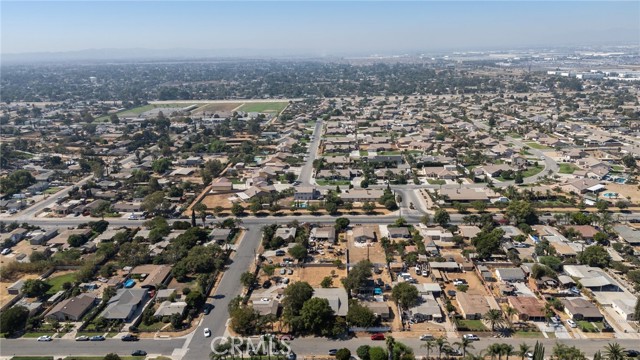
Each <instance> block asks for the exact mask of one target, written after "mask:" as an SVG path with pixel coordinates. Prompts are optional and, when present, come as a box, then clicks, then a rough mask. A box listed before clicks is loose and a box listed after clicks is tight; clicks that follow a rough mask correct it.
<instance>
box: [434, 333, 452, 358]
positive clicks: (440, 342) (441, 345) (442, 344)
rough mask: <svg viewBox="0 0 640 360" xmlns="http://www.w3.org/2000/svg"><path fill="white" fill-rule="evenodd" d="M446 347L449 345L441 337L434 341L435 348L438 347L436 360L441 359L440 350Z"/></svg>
mask: <svg viewBox="0 0 640 360" xmlns="http://www.w3.org/2000/svg"><path fill="white" fill-rule="evenodd" d="M447 345H449V343H448V342H447V340H446V339H445V338H444V337H443V336H441V337H439V338H437V339H436V346H437V347H438V360H440V359H442V349H444V347H445V346H447Z"/></svg>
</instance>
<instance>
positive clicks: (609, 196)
mask: <svg viewBox="0 0 640 360" xmlns="http://www.w3.org/2000/svg"><path fill="white" fill-rule="evenodd" d="M602 196H604V197H606V198H607V199H613V198H617V197H618V193H615V192H608V193H604V194H602Z"/></svg>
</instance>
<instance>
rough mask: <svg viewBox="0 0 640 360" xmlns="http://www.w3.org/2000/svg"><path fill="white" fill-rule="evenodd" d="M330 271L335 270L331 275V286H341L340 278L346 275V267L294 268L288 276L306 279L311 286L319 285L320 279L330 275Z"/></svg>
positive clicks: (293, 279) (298, 279)
mask: <svg viewBox="0 0 640 360" xmlns="http://www.w3.org/2000/svg"><path fill="white" fill-rule="evenodd" d="M331 271H335V275H334V277H333V287H341V286H342V284H341V283H340V279H342V278H343V277H346V276H347V270H346V269H342V270H341V269H338V268H337V267H335V266H334V267H303V268H296V269H294V271H293V275H291V276H289V277H290V278H291V280H292V281H306V282H308V283H309V285H311V286H312V287H314V288H315V287H320V283H321V282H322V279H324V278H325V277H326V276H331Z"/></svg>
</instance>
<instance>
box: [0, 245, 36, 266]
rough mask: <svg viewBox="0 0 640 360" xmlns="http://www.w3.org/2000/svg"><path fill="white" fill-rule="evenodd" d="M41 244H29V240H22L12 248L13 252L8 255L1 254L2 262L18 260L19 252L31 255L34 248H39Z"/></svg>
mask: <svg viewBox="0 0 640 360" xmlns="http://www.w3.org/2000/svg"><path fill="white" fill-rule="evenodd" d="M38 247H39V246H37V245H35V246H34V245H31V244H29V241H28V240H23V241H20V242H19V243H18V244H17V245H16V246H14V247H13V248H11V254H8V255H0V264H4V263H5V262H13V261H16V256H17V255H18V254H25V255H27V256H30V255H31V253H32V252H33V250H34V249H37V248H38Z"/></svg>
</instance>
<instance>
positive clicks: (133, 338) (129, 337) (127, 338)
mask: <svg viewBox="0 0 640 360" xmlns="http://www.w3.org/2000/svg"><path fill="white" fill-rule="evenodd" d="M120 340H122V341H138V337H137V336H135V335H131V334H127V335H125V336H123V337H121V338H120Z"/></svg>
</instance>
